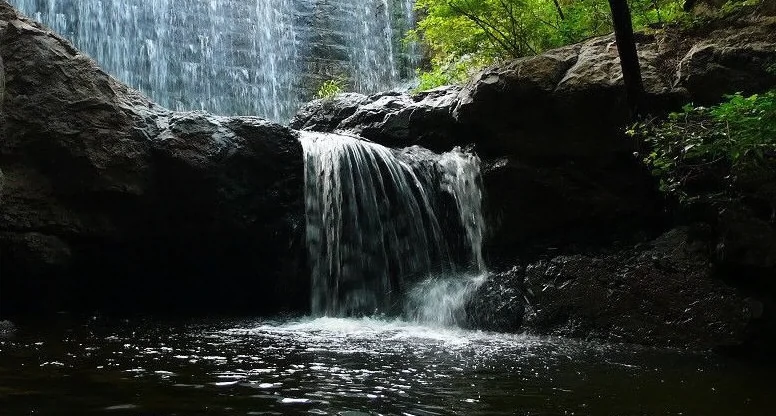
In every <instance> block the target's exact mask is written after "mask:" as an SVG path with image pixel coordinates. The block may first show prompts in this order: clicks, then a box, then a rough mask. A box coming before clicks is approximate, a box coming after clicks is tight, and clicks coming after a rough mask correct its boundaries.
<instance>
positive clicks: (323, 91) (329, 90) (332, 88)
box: [315, 79, 344, 99]
mask: <svg viewBox="0 0 776 416" xmlns="http://www.w3.org/2000/svg"><path fill="white" fill-rule="evenodd" d="M343 91H344V87H343V82H342V81H341V80H339V79H330V80H328V81H325V82H324V83H323V84H321V86H320V87H319V88H318V92H316V93H315V98H318V99H331V98H334V97H335V96H336V95H337V94H342V92H343Z"/></svg>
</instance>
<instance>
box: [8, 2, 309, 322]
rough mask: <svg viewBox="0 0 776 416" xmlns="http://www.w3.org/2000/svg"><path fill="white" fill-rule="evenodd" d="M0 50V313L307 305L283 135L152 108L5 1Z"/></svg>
mask: <svg viewBox="0 0 776 416" xmlns="http://www.w3.org/2000/svg"><path fill="white" fill-rule="evenodd" d="M0 45H1V46H0V57H2V61H3V71H2V72H0V73H3V74H4V78H5V89H4V94H3V97H2V111H0V118H2V120H3V121H4V122H3V124H2V126H0V171H2V180H0V182H2V193H1V194H0V198H1V200H2V204H0V276H2V279H0V286H1V287H0V294H1V295H2V299H0V307H1V308H2V312H3V313H9V312H12V313H22V312H30V313H35V312H42V311H47V310H61V309H86V310H91V309H95V308H97V309H102V310H117V311H135V310H144V311H145V310H158V311H163V312H182V311H194V312H213V311H230V310H231V311H235V310H248V311H251V312H254V313H261V312H273V311H277V310H280V309H286V308H294V309H298V308H301V309H304V308H305V307H306V306H307V299H309V297H308V296H306V291H307V285H306V282H307V273H306V271H304V270H303V269H304V267H305V266H304V247H303V241H302V238H303V237H302V234H303V228H304V220H303V201H302V192H303V189H302V188H303V167H302V149H301V145H300V144H299V142H298V140H297V136H296V133H295V132H294V131H292V130H290V129H288V128H286V127H283V126H280V125H277V124H272V123H269V122H267V121H265V120H261V119H258V118H250V117H216V116H212V115H208V114H201V113H175V112H171V111H169V110H167V109H164V108H161V107H159V106H157V105H155V104H154V103H152V102H150V101H149V100H148V99H146V98H145V97H143V96H142V95H141V94H139V93H138V92H136V91H134V90H131V89H130V88H128V87H127V86H125V85H123V84H121V83H119V82H117V81H116V80H115V79H114V78H112V77H110V76H109V75H107V74H106V73H104V72H103V71H102V70H100V69H99V68H98V67H97V66H96V64H95V63H94V61H92V60H91V59H90V58H88V57H87V56H85V55H83V54H81V53H80V52H79V51H77V50H76V49H74V48H73V47H72V45H71V44H70V43H68V42H67V41H65V40H63V39H61V38H60V37H58V36H57V35H55V34H53V33H51V32H49V31H48V30H47V29H45V28H43V27H41V26H40V25H38V24H37V23H34V22H32V21H30V20H27V19H25V18H22V17H20V16H17V15H16V13H15V12H14V11H13V9H12V8H11V7H10V6H9V5H8V4H7V3H6V2H0Z"/></svg>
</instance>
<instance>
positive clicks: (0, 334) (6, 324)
mask: <svg viewBox="0 0 776 416" xmlns="http://www.w3.org/2000/svg"><path fill="white" fill-rule="evenodd" d="M15 332H16V326H15V325H14V324H13V322H11V321H0V339H2V338H8V337H10V336H12V335H13V334H14V333H15Z"/></svg>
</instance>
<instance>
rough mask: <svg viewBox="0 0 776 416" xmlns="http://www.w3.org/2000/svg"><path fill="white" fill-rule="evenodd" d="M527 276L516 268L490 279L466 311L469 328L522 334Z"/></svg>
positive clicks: (467, 306) (481, 287)
mask: <svg viewBox="0 0 776 416" xmlns="http://www.w3.org/2000/svg"><path fill="white" fill-rule="evenodd" d="M524 273H525V271H524V270H522V269H520V268H519V267H514V268H513V269H512V270H509V271H506V272H503V273H496V274H491V275H490V276H488V278H487V280H485V282H483V283H482V284H481V285H480V286H479V287H477V290H476V291H475V292H474V293H473V294H472V295H471V299H470V300H469V302H468V303H467V305H466V307H465V310H466V316H467V318H468V319H467V324H468V325H470V326H471V327H473V328H476V329H481V330H486V331H499V332H518V331H520V330H521V329H522V324H523V317H524V314H525V304H526V302H525V293H524V291H523V277H524Z"/></svg>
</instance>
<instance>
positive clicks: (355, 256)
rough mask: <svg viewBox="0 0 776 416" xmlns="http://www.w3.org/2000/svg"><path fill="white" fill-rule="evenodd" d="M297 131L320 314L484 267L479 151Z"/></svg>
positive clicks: (386, 308) (397, 296)
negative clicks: (398, 146) (392, 145)
mask: <svg viewBox="0 0 776 416" xmlns="http://www.w3.org/2000/svg"><path fill="white" fill-rule="evenodd" d="M300 134H301V137H300V140H301V142H302V147H303V148H304V158H305V162H304V166H305V209H306V220H307V245H308V249H309V253H310V263H311V266H312V267H311V268H312V292H313V297H312V311H313V313H314V314H316V315H330V316H331V315H334V316H341V315H353V314H373V313H375V312H389V313H390V312H395V311H397V310H401V309H402V305H401V303H400V302H401V301H402V300H403V299H404V293H403V292H404V291H406V290H407V289H408V287H410V286H411V285H412V284H415V283H416V282H422V281H424V280H425V279H428V278H429V277H432V276H448V277H450V276H459V274H460V273H462V272H463V271H466V270H468V271H471V272H474V273H478V274H479V273H480V272H481V271H482V269H481V268H483V267H484V265H483V264H482V263H483V261H482V252H481V244H482V235H483V230H484V221H483V217H482V213H481V205H482V201H481V199H482V194H481V191H480V189H479V184H480V180H479V159H478V158H477V157H476V156H475V155H472V154H469V153H465V152H463V151H461V150H460V149H454V150H453V151H450V152H447V153H444V154H441V155H437V154H434V153H432V152H430V151H428V150H425V149H422V148H419V147H412V148H408V149H403V150H392V149H388V148H386V147H383V146H380V145H377V144H374V143H371V142H368V141H364V140H361V139H359V138H357V137H352V136H346V135H337V134H328V133H314V132H304V131H303V132H301V133H300ZM464 193H466V194H464ZM427 306H428V308H429V309H435V307H434V306H433V305H427ZM450 313H453V312H450Z"/></svg>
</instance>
